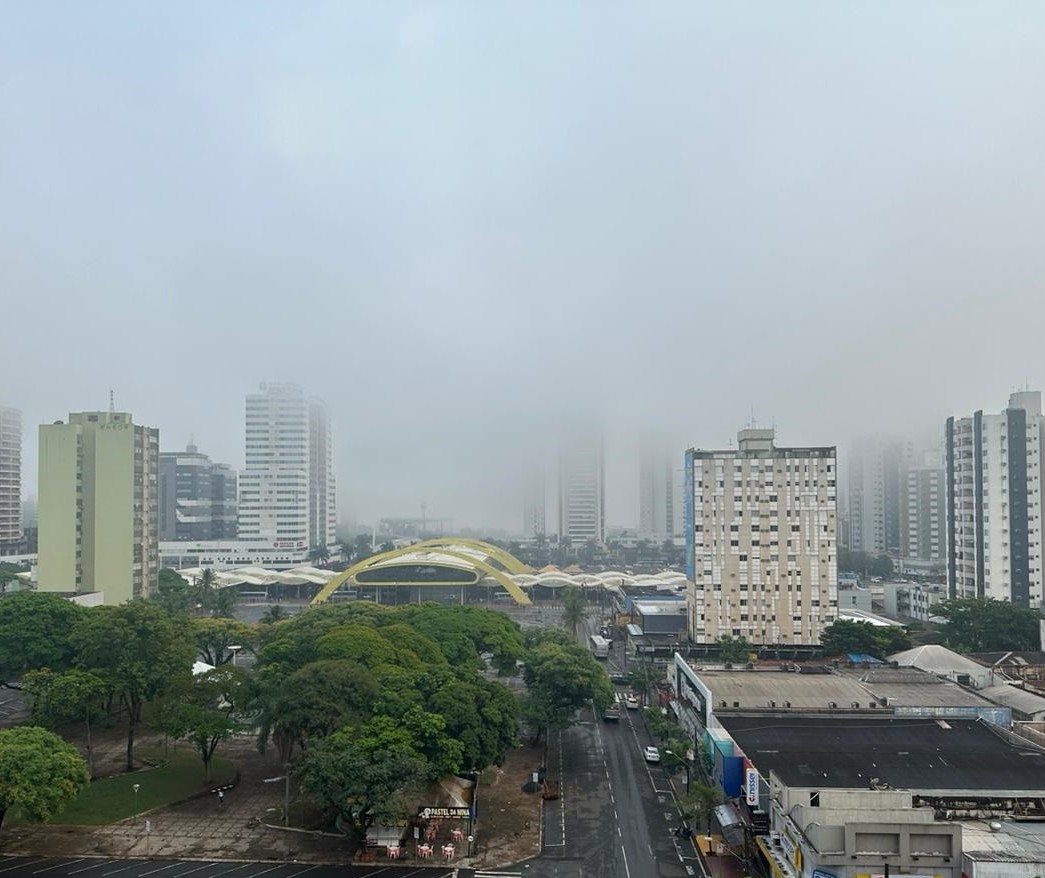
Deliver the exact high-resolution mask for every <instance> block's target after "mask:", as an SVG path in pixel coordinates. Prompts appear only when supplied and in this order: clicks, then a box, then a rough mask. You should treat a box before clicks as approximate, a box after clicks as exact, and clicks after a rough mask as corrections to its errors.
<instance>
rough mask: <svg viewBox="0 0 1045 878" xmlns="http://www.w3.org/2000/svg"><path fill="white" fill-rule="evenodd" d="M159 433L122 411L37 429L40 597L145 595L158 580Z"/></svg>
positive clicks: (76, 416) (115, 600)
mask: <svg viewBox="0 0 1045 878" xmlns="http://www.w3.org/2000/svg"><path fill="white" fill-rule="evenodd" d="M159 452H160V433H159V430H157V429H155V428H153V427H142V426H139V425H136V424H134V422H133V420H132V418H131V415H130V414H129V413H127V412H76V413H72V414H70V415H69V421H68V423H63V422H61V421H58V422H56V423H54V424H45V425H43V426H41V427H40V456H39V473H40V476H39V490H38V495H39V499H38V503H39V507H38V517H39V539H40V546H39V564H38V568H37V585H38V588H39V589H40V591H51V592H63V593H71V594H86V593H89V592H101V593H102V594H104V602H105V603H106V604H120V603H123V602H124V601H128V600H130V599H131V598H136V597H147V596H149V595H150V594H152V592H153V590H154V589H155V588H156V583H157V578H158V576H159V542H158V539H157V510H158V496H157V475H158V472H159Z"/></svg>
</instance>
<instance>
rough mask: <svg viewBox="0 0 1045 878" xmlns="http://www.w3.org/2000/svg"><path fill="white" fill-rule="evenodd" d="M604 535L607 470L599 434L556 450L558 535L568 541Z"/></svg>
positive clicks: (578, 541) (582, 541) (596, 537)
mask: <svg viewBox="0 0 1045 878" xmlns="http://www.w3.org/2000/svg"><path fill="white" fill-rule="evenodd" d="M605 535H606V471H605V461H604V459H603V448H602V438H601V437H588V438H586V439H583V440H577V441H574V442H572V443H570V444H567V445H565V446H564V447H563V448H562V450H561V451H560V454H559V539H560V540H569V541H570V542H571V543H584V542H587V541H588V540H595V541H596V542H599V543H601V542H602V541H603V539H604V538H605Z"/></svg>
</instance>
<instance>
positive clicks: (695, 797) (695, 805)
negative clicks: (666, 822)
mask: <svg viewBox="0 0 1045 878" xmlns="http://www.w3.org/2000/svg"><path fill="white" fill-rule="evenodd" d="M722 801H723V798H722V792H721V791H720V790H719V789H718V787H710V786H706V785H705V784H702V783H691V784H690V787H689V791H688V792H687V793H685V794H684V795H683V796H681V797H680V798H679V808H680V810H681V812H682V819H683V820H692V819H693V818H694V817H699V818H701V821H702V822H703V824H704V826H710V825H711V815H712V814H713V813H714V811H715V808H717V807H718V806H719V805H721V804H722ZM698 828H699V825H698Z"/></svg>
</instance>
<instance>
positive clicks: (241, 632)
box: [191, 618, 258, 667]
mask: <svg viewBox="0 0 1045 878" xmlns="http://www.w3.org/2000/svg"><path fill="white" fill-rule="evenodd" d="M191 624H192V633H193V637H194V638H195V640H196V649H197V650H198V651H199V655H200V657H201V658H202V659H203V661H205V662H206V663H207V664H208V665H214V666H215V667H217V666H218V665H223V664H225V663H226V662H231V661H232V656H233V653H232V652H231V651H230V650H229V647H230V646H242V647H243V648H244V649H246V650H249V651H250V652H254V647H255V645H256V643H257V637H258V631H257V628H255V627H254V626H253V625H248V624H247V623H246V622H240V621H238V620H236V619H224V618H203V619H193V620H192V623H191Z"/></svg>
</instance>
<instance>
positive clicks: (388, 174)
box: [0, 2, 1045, 530]
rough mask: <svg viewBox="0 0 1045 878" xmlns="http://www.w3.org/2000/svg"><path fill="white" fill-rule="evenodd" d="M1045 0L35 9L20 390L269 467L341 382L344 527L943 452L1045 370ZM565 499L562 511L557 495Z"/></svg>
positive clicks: (35, 417)
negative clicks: (264, 433) (253, 451)
mask: <svg viewBox="0 0 1045 878" xmlns="http://www.w3.org/2000/svg"><path fill="white" fill-rule="evenodd" d="M1043 25H1045V8H1043V7H1042V6H1041V5H1040V4H1034V3H1009V4H1002V5H999V4H994V3H986V2H984V3H967V4H959V5H956V4H953V3H932V2H924V3H918V4H907V3H904V4H900V3H893V4H823V3H787V4H782V3H781V4H762V5H760V6H758V7H753V6H750V5H743V4H741V5H737V4H717V5H714V4H693V3H660V4H656V5H654V6H652V7H650V6H649V5H642V4H591V3H589V4H575V5H572V6H566V7H564V6H563V5H562V4H556V3H529V4H519V5H515V6H511V5H504V4H475V3H452V2H445V3H438V4H428V3H424V4H422V3H415V4H412V3H405V4H377V3H369V4H349V3H320V2H313V3H293V4H285V3H284V4H278V3H251V4H249V5H247V4H205V3H195V4H173V3H171V4H166V5H159V4H152V3H150V4H140V3H116V2H113V3H105V4H53V3H8V4H6V5H5V7H4V12H3V26H2V27H0V129H2V130H3V131H4V135H3V137H2V138H0V204H2V209H0V289H2V290H3V327H4V332H3V350H4V363H5V366H4V368H3V370H2V371H3V375H4V378H3V381H2V383H0V404H4V405H10V406H15V407H18V408H20V409H21V410H22V412H23V423H24V430H25V464H26V467H27V472H26V476H25V478H24V485H25V488H24V490H23V493H25V494H31V493H33V491H34V485H35V476H34V474H33V473H34V471H35V466H36V456H37V452H36V441H37V440H36V429H37V425H38V424H42V423H50V422H52V421H54V420H57V419H64V418H66V417H67V416H68V413H69V412H70V411H83V410H89V409H102V410H104V409H106V408H107V407H108V404H109V393H110V390H112V391H113V393H114V397H115V406H116V408H117V409H118V410H122V411H128V412H132V413H133V415H134V419H135V422H136V423H141V424H146V425H149V426H155V427H158V428H159V430H160V442H161V446H162V448H163V449H164V450H175V449H178V448H182V447H184V446H185V445H186V443H188V442H189V441H190V438H191V439H193V440H194V441H195V442H196V444H197V445H198V446H199V447H200V449H201V450H202V451H204V452H205V453H207V454H209V455H211V456H212V457H213V458H215V459H216V460H220V461H225V462H228V463H230V464H231V465H232V466H233V467H241V466H242V465H243V463H244V398H245V395H246V394H248V393H252V392H256V391H257V388H258V385H259V384H260V383H261V382H271V381H289V382H296V383H298V384H300V385H301V386H302V387H303V388H305V390H306V392H307V393H308V394H310V395H314V396H317V397H321V398H322V399H324V400H325V401H326V403H327V405H328V409H329V412H330V417H331V422H332V429H333V436H334V464H335V467H336V470H337V480H338V507H339V511H340V513H341V516H342V518H343V519H345V520H353V521H358V522H361V523H366V522H372V521H374V520H376V519H377V518H379V517H382V516H394V515H401V516H412V515H419V514H420V507H421V504H422V502H423V503H425V504H426V509H427V512H428V514H431V515H439V516H444V517H446V518H450V519H453V520H454V521H455V522H457V523H458V524H459V525H462V526H464V525H467V526H473V527H490V528H503V529H508V530H518V529H519V528H520V525H521V515H522V491H523V487H522V481H523V480H522V479H521V473H520V470H521V469H522V468H523V464H522V462H523V461H526V462H527V463H526V466H527V467H529V466H530V465H531V464H530V463H529V462H530V461H532V460H535V459H536V460H540V459H542V458H544V457H546V456H547V455H549V454H550V453H551V450H552V449H554V448H555V447H556V445H557V443H558V442H559V439H560V437H561V436H562V435H563V434H564V433H569V434H572V433H573V432H574V431H576V430H578V429H583V430H591V429H593V430H597V431H599V432H601V434H602V435H604V436H605V437H606V443H607V451H606V454H607V488H606V490H607V501H606V502H607V513H606V514H607V519H608V521H609V522H611V523H616V524H620V525H623V526H635V524H636V523H637V518H638V511H637V493H638V475H637V473H638V464H637V456H638V449H639V447H640V445H641V444H642V443H643V441H645V439H646V438H647V437H651V436H652V437H656V438H658V439H663V440H665V441H667V442H668V443H669V444H671V445H672V447H675V448H677V449H678V455H679V467H680V468H681V466H682V462H681V454H682V451H683V449H684V448H685V447H687V446H689V445H695V446H700V447H707V448H714V447H725V446H726V445H727V444H728V443H729V442H730V441H731V440H734V439H735V434H736V431H737V429H738V428H739V427H741V426H743V425H744V424H746V423H749V422H752V421H755V422H757V423H758V424H763V425H775V426H776V428H777V436H778V439H779V441H780V443H781V444H785V445H837V446H839V448H840V450H844V449H845V448H847V447H848V446H849V444H850V443H851V441H852V440H853V439H854V438H856V437H857V436H860V435H863V434H871V433H881V432H886V433H890V434H898V435H903V436H911V437H919V438H920V437H927V439H936V438H938V437H940V436H941V435H942V432H943V425H944V421H945V419H946V417H947V416H948V415H952V414H953V415H964V414H968V413H971V412H972V411H973V410H975V409H978V408H984V409H988V410H991V411H997V410H1000V409H1002V408H1004V406H1005V403H1006V400H1007V398H1008V394H1009V393H1010V391H1012V390H1013V389H1014V388H1015V387H1017V386H1020V387H1022V386H1025V385H1026V386H1030V387H1032V388H1040V387H1041V386H1042V383H1043V379H1045V369H1043V367H1042V354H1041V341H1040V335H1041V326H1042V322H1043V321H1042V318H1043V316H1045V305H1043V304H1042V303H1043V301H1045V297H1043V296H1042V277H1043V273H1045V250H1043V249H1042V248H1041V247H1040V246H1039V245H1038V243H1037V240H1036V239H1037V237H1038V236H1039V234H1040V231H1039V230H1040V229H1041V228H1042V227H1043V225H1045V217H1043V215H1042V214H1043V207H1042V205H1043V204H1045V198H1043V194H1045V193H1043V189H1045V168H1043V166H1042V155H1045V149H1043V147H1045V116H1043V115H1042V113H1041V112H1040V108H1041V106H1042V104H1043V102H1045V94H1043V85H1042V83H1045V54H1043V53H1042V52H1041V51H1040V34H1041V32H1042V26H1043ZM551 514H552V510H551V509H550V508H549V515H551Z"/></svg>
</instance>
